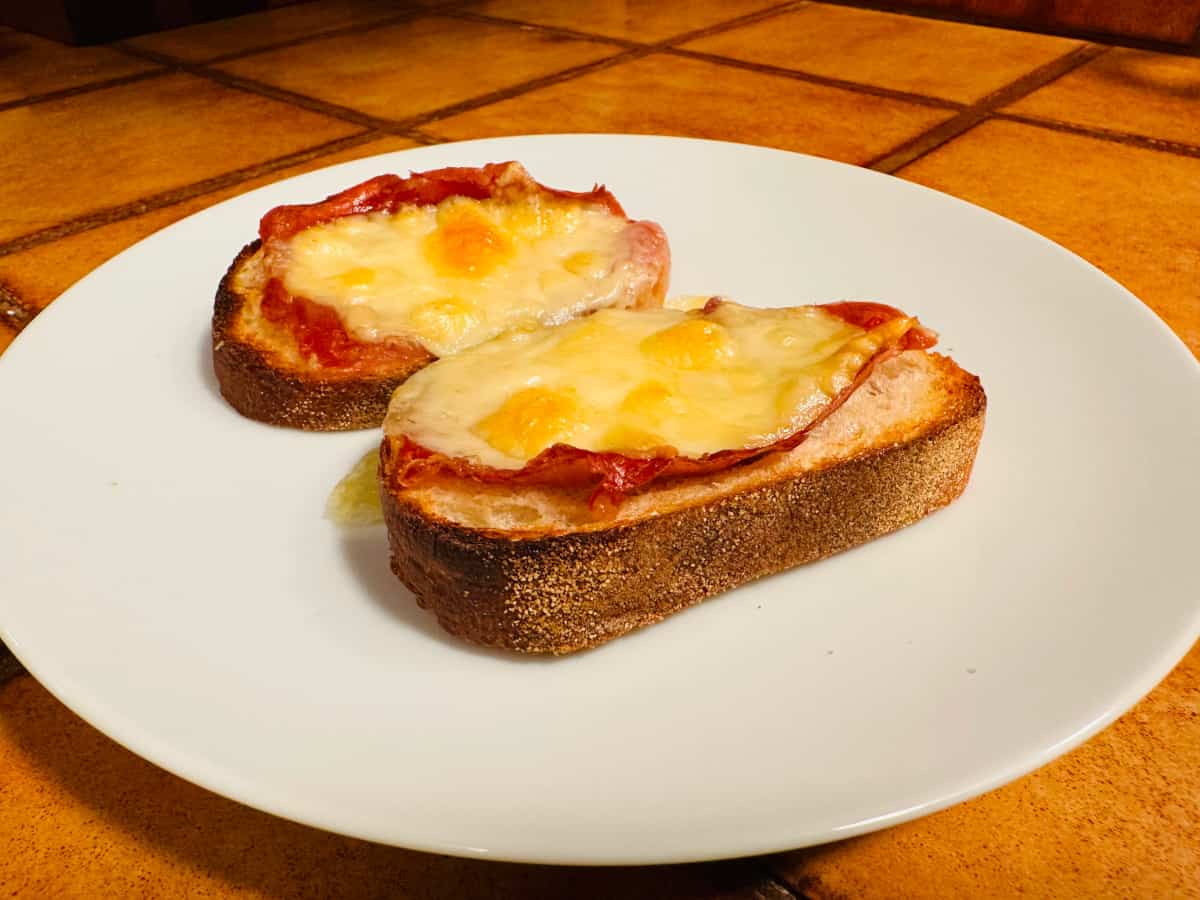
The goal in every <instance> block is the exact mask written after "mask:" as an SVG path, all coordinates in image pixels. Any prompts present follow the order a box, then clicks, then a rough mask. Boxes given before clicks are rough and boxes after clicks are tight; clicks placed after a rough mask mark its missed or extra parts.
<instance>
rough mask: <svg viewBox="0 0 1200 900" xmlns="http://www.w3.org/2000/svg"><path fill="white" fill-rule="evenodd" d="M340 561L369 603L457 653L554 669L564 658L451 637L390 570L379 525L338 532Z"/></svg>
mask: <svg viewBox="0 0 1200 900" xmlns="http://www.w3.org/2000/svg"><path fill="white" fill-rule="evenodd" d="M340 540H341V545H342V557H343V558H344V559H345V561H346V564H347V566H348V567H349V569H350V571H351V572H352V573H353V575H354V578H355V579H356V580H357V581H358V583H359V585H360V586H361V587H362V590H363V593H364V594H365V595H366V596H367V597H369V598H370V600H371V602H372V603H374V604H375V605H376V606H378V607H379V608H380V609H382V610H384V611H385V612H386V613H387V614H388V615H389V616H391V617H392V618H394V619H396V620H397V621H399V622H402V623H403V624H404V625H405V626H406V627H408V628H411V629H413V630H414V631H417V632H419V633H420V634H422V635H423V636H425V637H427V638H429V639H430V640H434V641H437V642H439V643H442V644H445V645H446V646H447V647H450V648H452V649H453V650H456V651H458V652H460V653H471V654H474V655H476V656H486V657H490V658H492V659H495V660H499V661H501V662H506V663H522V664H526V665H531V664H532V665H553V664H554V663H556V662H559V661H561V660H562V659H565V658H567V657H557V656H526V655H523V654H520V653H513V652H511V651H508V650H496V649H492V648H490V647H481V646H479V645H477V644H472V643H469V642H467V641H464V640H460V639H459V638H456V637H454V635H452V634H450V633H449V632H448V631H446V630H445V629H443V628H442V626H441V625H439V624H438V621H437V617H436V616H435V615H434V614H433V613H432V612H430V611H429V610H425V609H422V608H421V607H420V606H418V605H417V598H416V597H415V596H413V593H412V591H410V590H409V589H408V588H407V587H405V586H404V584H403V583H401V581H400V579H399V578H397V577H396V576H395V575H394V574H393V573H392V570H391V566H390V560H391V552H390V550H389V548H388V539H387V529H386V528H385V527H384V526H382V525H357V526H350V527H345V528H341V529H340Z"/></svg>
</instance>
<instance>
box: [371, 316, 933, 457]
mask: <svg viewBox="0 0 1200 900" xmlns="http://www.w3.org/2000/svg"><path fill="white" fill-rule="evenodd" d="M911 325H912V320H911V319H906V318H899V319H896V320H894V321H892V322H889V323H887V324H886V325H881V326H880V327H878V328H876V329H873V330H872V331H864V330H863V329H861V328H857V327H855V326H853V325H849V324H847V323H846V322H844V321H842V320H841V319H839V318H837V317H835V316H833V315H830V314H829V313H827V312H825V311H823V310H821V309H820V308H819V307H794V308H791V309H752V308H750V307H745V306H738V305H737V304H733V303H725V304H722V305H721V306H719V307H717V309H715V310H714V311H712V312H710V313H707V314H706V313H703V312H701V311H698V310H695V311H691V312H685V311H682V310H676V309H659V310H646V311H642V312H632V311H628V310H613V309H608V310H600V311H598V312H595V313H593V314H592V315H590V316H587V317H585V318H583V319H578V320H575V321H572V322H568V323H567V324H565V325H560V326H559V327H557V328H549V329H519V330H514V331H511V332H509V333H507V334H504V335H502V336H500V337H497V338H495V339H494V340H491V341H489V342H487V343H485V344H481V345H479V346H477V347H474V348H472V349H470V350H467V351H465V352H463V353H461V354H459V355H458V356H455V357H451V358H448V359H443V360H439V361H438V362H436V363H434V364H433V365H431V366H429V367H428V368H426V369H423V370H422V371H420V372H418V373H417V374H416V375H414V376H412V377H411V378H409V379H408V381H406V382H405V383H404V384H403V385H401V387H400V388H399V389H398V390H397V391H396V392H395V394H393V396H392V402H391V407H390V408H389V411H388V416H387V421H386V422H385V425H384V427H385V429H386V430H387V431H388V433H390V434H404V435H407V436H408V437H409V438H411V439H412V440H414V441H416V442H417V443H419V444H421V445H423V446H425V447H427V448H428V449H430V450H433V451H435V452H439V453H443V454H445V455H447V456H453V457H460V458H464V459H467V460H470V461H472V462H475V463H477V464H481V465H486V466H492V467H494V468H501V469H518V468H521V467H522V466H524V465H525V463H527V462H529V460H531V459H533V458H534V457H535V456H537V455H538V453H540V452H541V451H543V450H545V449H546V448H547V447H550V446H553V445H554V444H558V443H561V444H569V445H571V446H574V447H579V448H581V449H584V450H593V451H598V452H605V451H615V452H620V451H636V450H649V449H653V448H655V447H665V446H669V447H674V448H675V449H676V450H678V451H679V452H680V453H681V454H682V455H684V456H689V457H700V456H704V455H705V454H710V453H716V452H719V451H721V450H734V449H742V448H752V447H761V446H767V445H769V444H772V443H774V442H775V441H777V440H780V439H782V438H784V437H786V436H788V435H790V434H792V433H794V432H795V431H797V430H799V429H801V428H803V427H804V426H806V425H807V424H809V423H810V422H811V421H812V420H813V419H814V418H815V417H816V415H818V414H819V413H820V411H821V410H822V409H823V408H824V407H825V405H826V404H827V403H828V402H829V401H830V399H832V398H833V397H834V396H836V395H837V394H838V393H839V392H840V391H842V390H843V389H844V388H846V387H848V386H849V385H850V384H851V382H853V380H854V378H855V376H856V375H857V374H858V373H859V371H861V369H862V368H863V366H864V365H865V364H866V363H867V361H868V360H869V359H870V358H871V356H872V355H873V354H874V353H875V351H876V350H878V349H879V348H880V347H881V346H883V344H884V343H886V342H888V341H889V340H892V339H894V338H897V337H899V336H901V335H902V334H903V333H904V332H905V331H907V330H908V328H909V327H911Z"/></svg>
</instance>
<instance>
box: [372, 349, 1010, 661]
mask: <svg viewBox="0 0 1200 900" xmlns="http://www.w3.org/2000/svg"><path fill="white" fill-rule="evenodd" d="M986 404H987V401H986V396H985V394H984V391H983V388H982V386H981V385H980V382H979V379H978V378H976V377H975V376H974V375H971V374H969V373H967V372H965V371H964V370H962V369H961V368H959V367H958V366H957V365H956V364H955V363H954V362H953V361H952V360H951V359H949V358H947V357H944V356H940V355H937V354H932V353H926V352H923V351H919V350H910V351H907V352H904V353H901V354H899V355H897V356H893V357H892V358H890V359H887V360H885V361H883V362H882V363H880V364H879V365H878V366H877V367H876V368H875V370H874V371H873V372H872V373H871V374H870V376H869V378H868V379H867V380H866V381H865V382H864V383H863V384H862V385H861V387H859V389H858V390H857V391H855V392H854V393H853V394H852V395H851V396H850V397H849V399H848V400H846V402H845V403H844V404H843V405H842V406H840V407H839V408H838V409H836V411H834V412H833V413H832V414H831V415H830V416H829V417H828V418H826V419H825V420H824V421H822V422H821V423H820V424H819V425H817V426H816V427H815V428H814V429H813V430H812V432H811V433H810V434H809V435H808V436H807V438H806V439H805V440H804V441H803V442H802V443H800V444H799V445H798V446H796V447H795V448H794V449H791V450H787V451H779V452H775V453H771V454H768V455H766V456H763V457H760V458H758V459H755V460H753V461H751V462H748V463H744V464H742V465H737V466H734V467H732V468H728V469H725V470H723V471H720V472H716V473H711V474H707V475H703V476H696V477H680V478H677V479H671V480H666V481H661V482H655V483H653V484H651V485H649V486H648V487H646V488H645V489H643V490H641V491H639V492H638V493H635V494H633V495H631V496H630V497H628V498H627V499H626V500H625V502H624V503H623V504H622V505H621V507H620V508H619V510H618V511H617V513H616V515H615V517H614V518H612V519H599V520H598V519H597V518H596V517H595V516H594V514H593V513H592V510H591V509H590V508H589V505H588V494H587V491H586V490H582V489H576V490H572V489H567V488H560V487H553V486H535V485H524V486H515V485H512V484H479V483H471V482H469V481H465V480H463V481H458V482H455V481H453V480H449V481H443V482H436V483H432V484H428V485H421V486H417V487H403V486H400V485H399V484H398V483H397V478H396V471H395V465H394V457H395V452H394V451H395V443H394V442H395V440H396V437H395V436H392V435H386V434H385V438H384V442H383V446H382V448H381V465H380V478H381V486H382V500H383V509H384V518H385V521H386V523H387V528H388V535H389V542H390V545H391V554H392V569H393V570H394V571H395V573H396V575H397V576H398V577H399V578H400V580H401V581H402V582H403V583H404V584H405V585H407V586H408V588H409V589H411V590H412V592H413V593H414V594H415V595H416V599H417V602H418V603H419V604H420V605H421V606H422V607H425V608H427V609H430V610H432V611H433V613H434V614H435V615H436V616H437V618H438V621H439V622H440V623H441V624H442V626H443V627H444V628H445V629H446V630H447V631H449V632H451V633H452V634H455V635H457V636H459V637H461V638H464V639H466V640H469V641H472V642H475V643H478V644H484V645H489V646H495V647H503V648H508V649H511V650H516V651H520V652H525V653H551V654H563V653H571V652H574V651H577V650H582V649H585V648H588V647H594V646H596V645H598V644H601V643H604V642H605V641H608V640H611V639H612V638H615V637H618V636H619V635H621V634H624V633H626V632H628V631H630V630H631V629H634V628H639V627H641V626H643V625H649V624H651V623H654V622H657V621H659V620H661V619H663V618H665V617H666V616H669V615H671V614H672V613H674V612H677V611H679V610H681V609H683V608H685V607H688V606H691V605H693V604H695V603H698V602H700V601H701V600H704V599H705V598H708V597H711V596H713V595H715V594H719V593H721V592H723V591H726V590H729V589H731V588H734V587H737V586H739V585H742V584H745V583H746V582H749V581H752V580H754V579H757V578H761V577H763V576H766V575H771V574H773V573H777V572H780V571H782V570H784V569H789V568H792V567H794V566H798V565H801V564H804V563H809V562H813V561H815V560H819V559H822V558H823V557H827V556H830V555H832V554H834V553H839V552H841V551H843V550H847V549H849V548H852V547H855V546H858V545H860V544H863V543H865V542H867V541H870V540H872V539H874V538H876V537H879V536H881V535H884V534H887V533H889V532H892V531H895V530H897V529H899V528H902V527H904V526H906V525H910V524H912V523H914V522H916V521H918V520H919V519H921V518H922V517H924V516H925V515H927V514H928V513H930V512H932V511H933V510H935V509H938V508H939V507H942V506H945V505H946V504H948V503H950V502H951V501H952V500H954V499H955V498H956V497H957V496H959V494H960V493H961V492H962V491H963V489H964V488H965V486H966V484H967V480H968V478H969V476H970V473H971V467H972V465H973V462H974V459H975V453H976V450H977V448H978V445H979V441H980V438H981V435H982V432H983V425H984V414H985V409H986Z"/></svg>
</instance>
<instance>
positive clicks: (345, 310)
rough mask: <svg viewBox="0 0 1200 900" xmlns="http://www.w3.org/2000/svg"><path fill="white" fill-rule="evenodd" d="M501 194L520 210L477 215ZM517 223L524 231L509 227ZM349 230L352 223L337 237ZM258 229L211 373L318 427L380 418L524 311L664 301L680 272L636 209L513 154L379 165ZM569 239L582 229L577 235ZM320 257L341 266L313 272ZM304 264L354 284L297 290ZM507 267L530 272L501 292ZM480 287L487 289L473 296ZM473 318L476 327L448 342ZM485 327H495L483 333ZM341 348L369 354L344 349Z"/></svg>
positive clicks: (216, 319)
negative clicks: (556, 182) (413, 383)
mask: <svg viewBox="0 0 1200 900" xmlns="http://www.w3.org/2000/svg"><path fill="white" fill-rule="evenodd" d="M472 204H479V207H478V208H477V209H476V208H475V207H472ZM488 204H492V206H491V207H489V208H490V209H493V210H495V209H499V210H501V213H498V214H497V215H502V214H509V215H511V221H509V220H504V223H498V222H493V221H492V220H490V219H488V218H487V216H488V215H489V214H488V213H486V212H478V209H483V207H486V206H487V205H488ZM473 209H475V210H476V211H474V212H473V211H472V210H473ZM564 209H567V210H571V211H575V212H578V213H579V218H578V220H573V221H577V223H578V222H585V224H586V221H585V220H587V216H588V215H595V216H596V217H598V218H599V219H602V220H603V221H604V223H605V224H606V225H607V224H611V225H612V227H613V228H614V229H615V231H614V234H615V236H609V235H607V234H604V235H601V237H602V238H603V239H604V240H609V239H610V237H611V242H610V244H597V243H595V241H598V240H600V239H601V238H600V237H597V232H595V231H592V232H587V230H586V229H585V228H582V226H581V227H580V228H579V229H578V231H576V230H575V228H574V226H572V227H568V226H566V225H563V224H562V223H563V222H566V221H567V220H568V219H569V218H570V213H569V212H568V213H563V212H562V210H564ZM447 210H458V211H459V213H460V214H459V215H458V216H457V218H456V219H455V218H454V216H453V215H452V213H447V215H448V216H449V219H448V220H447V221H449V222H450V224H447V222H446V221H443V220H442V219H441V218H440V217H441V215H442V214H443V213H444V212H446V211H447ZM555 210H558V211H559V213H558V214H556V213H555ZM431 211H432V215H433V216H434V217H435V220H436V222H437V224H436V225H434V226H433V231H432V232H430V233H426V232H419V231H418V230H416V229H417V226H413V229H412V230H410V231H403V230H400V231H399V232H388V231H387V229H388V228H391V227H392V226H393V225H395V223H397V222H400V223H401V225H403V223H404V222H405V221H409V220H411V219H413V218H414V217H415V218H419V217H420V216H421V215H424V214H426V213H430V212H431ZM406 217H407V218H406ZM556 222H557V223H559V224H558V225H557V226H556V225H553V224H546V223H556ZM385 223H386V224H385ZM481 223H487V224H481ZM513 223H516V224H515V225H513V228H514V229H515V230H506V229H505V227H504V225H505V224H513ZM338 225H344V226H346V231H345V232H342V233H340V234H332V233H331V231H330V229H331V228H333V227H334V226H338ZM493 226H494V227H493ZM556 227H557V228H558V229H559V230H558V231H557V232H556V231H555V228H556ZM539 229H541V230H539ZM364 231H366V232H369V234H367V235H366V236H365V237H363V235H362V232H364ZM356 232H357V233H359V240H361V241H362V243H360V244H357V245H354V244H353V240H352V239H351V238H348V237H347V235H351V234H354V233H356ZM259 234H260V240H257V241H254V242H253V243H251V244H249V245H247V246H246V247H245V248H243V249H242V251H241V252H240V253H239V254H238V256H237V258H236V259H234V261H233V263H232V265H231V266H230V267H229V269H228V270H227V271H226V273H225V275H224V277H223V278H222V280H221V283H220V285H219V287H218V290H217V296H216V301H215V304H214V310H213V321H212V352H213V369H214V372H215V374H216V376H217V381H218V384H219V385H220V389H221V394H222V396H223V397H224V398H225V399H226V400H227V401H228V402H229V404H230V405H231V406H233V408H234V409H236V410H237V411H238V412H240V413H242V414H243V415H245V416H247V417H249V418H252V419H257V420H259V421H263V422H267V423H269V424H272V425H283V426H289V427H293V428H301V429H305V430H310V431H345V430H352V429H359V428H371V427H374V426H377V425H379V424H380V422H381V421H382V420H383V416H384V414H385V413H386V411H387V405H388V400H389V398H390V396H391V393H392V391H393V390H394V389H395V388H396V387H397V386H398V385H400V384H402V383H403V382H404V381H405V380H406V379H407V378H408V377H409V376H410V375H412V374H413V373H414V372H416V371H418V370H420V369H422V368H424V367H425V366H427V365H428V364H429V363H431V362H433V361H434V360H435V359H437V358H438V356H439V355H440V356H446V355H451V354H453V353H456V352H459V351H460V350H462V349H466V348H467V347H469V346H471V344H472V343H475V342H478V341H481V340H486V339H488V338H489V337H491V336H493V333H498V332H499V331H502V330H504V329H505V328H509V327H513V326H519V325H523V324H526V322H527V320H530V319H532V320H534V321H537V322H540V323H541V324H545V325H551V324H560V323H561V322H562V321H565V320H567V319H569V318H571V317H574V316H578V315H583V314H586V313H588V312H591V311H593V310H595V309H598V308H603V307H605V306H609V305H612V306H634V307H654V306H659V305H661V303H662V300H663V297H664V295H665V293H666V287H667V280H668V275H669V269H670V253H669V249H668V247H667V243H666V237H665V235H664V234H663V232H662V229H661V228H659V227H658V226H657V225H655V224H654V223H651V222H645V221H635V220H632V219H629V218H628V217H627V216H626V215H625V212H624V210H623V209H622V208H621V206H620V204H619V203H618V202H617V200H616V198H615V197H613V196H612V194H611V193H610V192H609V191H607V190H606V189H605V188H602V187H596V188H595V189H593V190H592V191H590V192H587V193H575V192H569V191H560V190H555V189H552V188H548V187H546V186H544V185H541V184H539V183H538V182H537V181H535V180H534V179H533V178H532V177H531V176H530V175H529V173H528V172H526V171H525V169H524V168H523V167H522V166H521V165H520V164H519V163H515V162H508V163H492V164H489V165H485V166H482V167H479V168H447V169H438V170H433V171H430V172H422V173H414V174H413V175H411V176H409V177H407V178H400V177H399V176H396V175H383V176H379V177H377V178H374V179H371V180H369V181H366V182H363V183H362V184H360V185H357V186H355V187H352V188H348V189H346V190H345V191H342V192H341V193H339V194H335V195H333V196H331V197H328V198H326V199H325V200H323V201H321V202H318V203H312V204H300V205H295V206H281V207H276V208H275V209H273V210H271V211H269V212H268V213H267V214H266V215H265V216H264V217H263V219H262V221H261V223H260V227H259ZM397 234H398V236H397ZM563 234H568V235H575V234H578V235H582V236H580V237H578V238H577V239H576V240H575V242H574V243H571V241H570V240H569V239H564V238H563V237H562V235H563ZM588 234H590V235H591V237H590V238H589V237H588V236H587V235H588ZM313 235H319V237H315V238H312V242H311V243H307V244H304V246H305V247H307V248H308V249H307V250H306V251H305V253H307V256H305V254H304V253H301V254H299V257H298V256H297V250H296V246H297V243H303V241H302V239H303V238H305V237H306V236H307V237H312V236H313ZM381 235H386V239H385V240H386V241H387V242H391V243H384V245H383V246H384V247H385V248H386V253H382V251H380V249H379V248H380V237H381ZM531 235H533V236H532V237H531ZM433 238H440V241H436V240H435V241H432V243H431V240H432V239H433ZM339 241H340V243H339ZM539 241H541V242H542V243H540V244H539ZM556 241H557V243H556ZM348 244H349V245H352V249H351V250H349V251H348V250H347V246H348ZM314 247H315V248H316V249H315V250H314V249H313V248H314ZM431 247H432V249H431ZM514 247H515V248H516V249H515V250H514V249H513V248H514ZM531 247H532V248H533V250H530V248H531ZM547 247H549V249H547ZM525 251H529V252H526V254H525V255H524V256H522V255H521V254H522V252H525ZM593 251H595V252H593ZM364 253H365V254H367V261H364V256H363V254H364ZM539 254H540V255H539ZM531 255H532V262H531V261H530V257H531ZM301 257H302V260H301V262H300V263H298V262H297V259H298V258H301ZM578 258H586V259H585V260H583V261H579V260H578ZM314 259H317V260H320V261H321V262H322V263H323V265H324V267H326V268H328V269H329V271H327V272H322V273H320V274H319V276H318V278H317V282H315V283H314V282H312V280H311V279H312V277H313V273H312V270H311V264H312V261H313V260H314ZM587 260H599V261H598V262H596V261H593V262H587ZM305 261H306V262H307V263H308V264H309V265H310V268H309V270H307V271H308V277H309V278H310V282H309V283H308V287H309V288H312V287H317V288H322V289H325V288H328V287H329V285H330V284H331V283H336V282H338V281H339V279H351V281H349V282H347V283H345V284H342V285H341V287H340V288H338V289H337V290H335V291H334V292H333V294H331V295H326V296H322V295H320V294H319V293H312V294H309V293H308V288H305V287H301V288H295V289H294V288H293V287H291V286H290V282H289V279H292V278H293V277H294V276H295V273H296V271H297V269H299V270H301V271H305ZM605 263H607V264H608V268H606V267H605ZM505 266H507V267H508V268H507V270H506V269H505ZM497 268H499V269H500V270H501V274H503V273H504V272H505V271H507V272H508V273H509V274H511V273H513V272H515V273H517V275H525V276H527V278H526V280H525V281H523V282H514V283H507V282H505V283H504V286H503V287H501V288H497V283H499V282H500V281H502V279H497V278H496V277H493V276H495V275H496V272H495V270H496V269H497ZM381 273H387V274H389V275H390V276H391V281H387V286H386V287H383V288H379V287H372V285H376V284H377V283H378V282H380V281H386V280H387V279H385V278H383V277H382V275H381ZM397 273H402V275H401V277H399V278H398V279H397V278H396V275H397ZM364 278H365V281H356V280H355V279H364ZM530 279H532V281H530ZM548 279H549V280H548ZM293 290H296V291H297V292H298V293H297V294H295V295H293V293H292V291H293ZM372 291H374V292H375V293H374V294H372ZM467 291H475V292H476V294H479V295H480V296H475V297H473V298H472V297H467V294H466V293H465V292H467ZM460 294H461V296H460ZM464 297H467V299H464ZM530 298H538V300H537V303H533V302H531V301H530ZM522 303H523V304H524V305H522ZM406 304H407V306H406ZM538 304H541V305H540V306H539V305H538ZM413 309H417V310H420V309H424V310H425V312H426V313H429V316H430V318H428V319H424V320H422V321H424V322H425V326H424V327H425V331H424V332H422V331H421V330H420V328H419V327H416V326H414V324H413V319H412V318H411V317H410V318H408V319H406V318H405V316H406V315H407V314H408V313H411V312H412V311H413ZM398 310H399V311H398ZM398 321H399V324H397V322H398ZM430 323H432V324H430ZM448 323H449V324H448ZM455 323H458V324H455ZM464 323H465V324H464ZM481 323H483V324H482V325H481ZM460 325H461V327H462V328H463V331H462V332H457V337H455V338H451V337H449V336H448V334H453V333H455V332H454V329H455V328H456V327H459V326H460ZM472 328H490V329H493V332H492V333H484V334H478V335H476V334H474V333H472V332H471V329H472ZM305 329H311V331H313V332H321V333H323V334H324V335H326V338H322V339H320V340H309V338H308V337H302V336H301V335H302V334H303V333H304V331H305ZM414 329H415V330H414ZM464 334H465V335H466V336H465V337H464ZM330 335H333V338H332V339H330V338H329V336H330ZM439 335H440V336H439ZM330 344H337V345H339V346H340V347H342V348H345V347H347V346H350V347H352V349H353V352H354V353H356V354H357V353H361V354H362V355H359V356H354V355H351V356H350V357H341V358H338V353H332V352H331V350H330ZM317 345H321V346H323V347H324V348H325V349H324V351H322V350H321V349H320V348H319V347H318V346H317ZM339 352H345V351H344V349H343V350H342V351H339Z"/></svg>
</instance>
